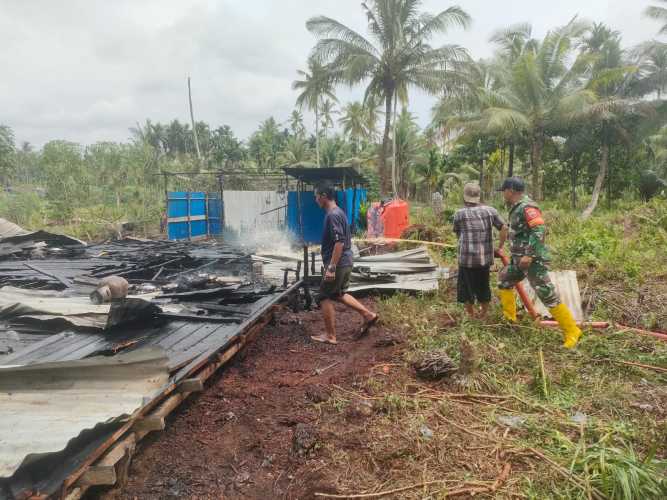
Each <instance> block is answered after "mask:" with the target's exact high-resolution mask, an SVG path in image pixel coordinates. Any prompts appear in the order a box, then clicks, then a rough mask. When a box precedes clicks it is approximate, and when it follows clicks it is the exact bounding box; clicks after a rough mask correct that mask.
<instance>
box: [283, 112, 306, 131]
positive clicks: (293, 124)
mask: <svg viewBox="0 0 667 500" xmlns="http://www.w3.org/2000/svg"><path fill="white" fill-rule="evenodd" d="M287 125H289V128H290V130H291V132H292V136H293V137H301V138H303V136H304V134H305V133H306V127H304V126H303V114H301V112H300V111H299V110H298V109H293V110H292V113H291V114H290V115H289V118H288V119H287Z"/></svg>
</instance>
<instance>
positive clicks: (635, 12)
mask: <svg viewBox="0 0 667 500" xmlns="http://www.w3.org/2000/svg"><path fill="white" fill-rule="evenodd" d="M453 3H454V2H449V1H442V0H440V1H438V0H425V1H424V3H423V10H425V11H429V12H432V13H436V12H439V11H441V10H443V9H445V8H447V7H448V6H450V5H452V4H453ZM650 3H651V2H650V1H649V0H505V1H498V2H494V1H492V0H461V1H460V2H458V4H459V5H460V6H461V7H463V8H464V9H465V10H466V11H467V12H468V13H469V14H470V15H471V16H472V18H473V25H472V27H471V28H470V29H469V30H468V31H463V30H460V29H453V30H452V31H451V32H450V33H449V34H448V36H447V37H445V38H443V39H442V40H441V43H442V42H449V43H458V44H460V45H463V46H465V47H467V48H468V49H469V50H470V52H471V53H472V55H473V56H474V57H485V56H488V55H490V54H491V47H490V45H489V43H488V41H487V40H488V38H489V36H490V34H491V33H493V32H494V31H495V30H496V29H498V28H502V27H506V26H508V25H511V24H514V23H517V22H530V23H532V24H533V29H534V34H535V35H536V36H542V35H543V34H544V33H545V32H546V31H547V30H548V29H549V28H552V27H554V26H558V25H562V24H565V23H566V22H567V21H568V20H569V19H571V18H572V16H574V15H576V14H578V15H579V16H580V17H582V18H586V19H589V20H592V21H602V22H605V23H607V24H609V25H610V26H612V27H613V28H614V29H617V30H620V31H621V32H622V34H623V39H624V44H625V45H626V46H630V45H634V44H636V43H638V42H640V41H644V40H646V39H649V38H653V37H654V36H655V33H656V32H657V30H658V27H659V26H658V24H657V23H656V22H654V21H651V20H648V19H645V18H643V17H642V15H641V13H642V11H643V10H644V8H645V7H646V6H647V5H649V4H650ZM360 4H361V1H360V0H217V1H216V0H192V1H190V0H141V1H140V0H113V1H108V0H107V1H104V0H60V1H51V0H39V1H38V0H0V47H2V49H0V68H2V70H1V71H2V73H1V76H0V124H6V125H9V126H11V127H12V128H13V129H14V131H15V135H16V141H17V144H20V143H21V142H22V141H29V142H31V143H33V144H35V145H38V146H41V145H42V144H43V143H45V142H47V141H49V140H52V139H66V140H71V141H76V142H80V143H84V144H89V143H93V142H97V141H103V140H113V141H124V140H126V139H127V138H128V137H129V132H128V128H129V127H131V126H133V125H134V124H135V123H136V122H142V123H143V122H144V121H145V119H146V118H150V119H151V120H153V121H162V122H166V121H169V120H171V119H173V118H178V119H179V120H183V121H186V120H189V115H188V107H187V84H186V78H187V76H188V75H190V76H191V77H192V86H193V101H194V108H195V117H196V119H198V120H204V121H206V122H208V123H209V124H211V126H213V127H216V126H218V125H222V124H227V125H230V126H231V127H232V128H233V129H234V131H235V133H236V134H237V135H238V136H239V137H241V138H244V139H245V138H247V137H248V136H249V135H250V134H251V133H252V132H253V130H255V129H256V128H257V126H258V124H259V122H260V121H262V120H264V119H266V118H267V117H269V116H273V117H275V118H276V120H278V121H280V122H282V121H284V120H286V118H287V116H288V115H289V113H290V112H291V110H292V108H293V105H294V100H295V93H294V92H293V91H292V90H291V82H292V80H294V79H295V77H296V73H295V72H296V70H297V69H298V68H304V67H305V61H306V58H307V56H308V53H309V51H310V49H311V48H312V46H313V44H314V38H313V37H312V35H311V34H310V33H308V32H307V31H306V29H305V27H304V23H305V21H306V19H308V18H309V17H311V16H314V15H319V14H324V15H328V16H331V17H334V18H336V19H338V20H339V21H341V22H343V23H345V24H347V25H348V26H350V27H352V28H354V29H357V30H362V31H363V30H364V28H365V22H364V21H365V18H364V16H363V14H362V10H361V7H360ZM359 95H360V91H358V90H357V91H350V90H348V89H341V90H340V91H339V96H340V99H341V101H343V102H344V101H345V100H347V99H350V98H355V97H358V96H359ZM433 103H434V100H433V98H431V97H428V96H425V95H421V94H419V93H416V92H415V93H413V94H412V95H411V101H410V110H411V111H413V112H414V113H415V114H416V115H417V116H418V119H419V121H420V123H421V124H422V125H426V124H427V123H428V120H429V115H430V108H431V106H432V105H433ZM310 121H312V119H311V118H310V117H307V124H306V125H307V126H308V127H309V128H310V127H312V123H310Z"/></svg>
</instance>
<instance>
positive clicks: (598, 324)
mask: <svg viewBox="0 0 667 500" xmlns="http://www.w3.org/2000/svg"><path fill="white" fill-rule="evenodd" d="M495 256H496V257H498V258H499V259H500V260H501V261H502V263H503V265H505V266H507V265H509V263H510V260H509V259H508V258H507V256H506V255H505V254H504V253H503V252H501V251H496V252H495ZM514 288H516V291H517V293H518V294H519V297H520V298H521V302H523V305H524V306H525V307H526V310H527V311H528V314H530V316H531V317H532V318H533V319H538V318H539V314H538V313H537V311H535V307H534V306H533V302H532V301H531V300H530V298H528V294H527V293H526V290H525V289H524V288H523V285H522V284H521V283H517V284H516V285H514ZM540 325H542V326H558V322H557V321H554V320H542V321H540ZM579 326H583V327H588V328H595V329H601V330H603V329H605V328H609V326H610V325H609V323H608V322H606V321H589V322H583V323H579ZM616 326H618V327H621V328H625V329H626V330H629V331H631V332H635V333H638V334H639V335H646V336H650V337H655V338H658V339H660V340H664V341H667V334H665V333H659V332H652V331H649V330H642V329H640V328H634V327H631V326H625V325H621V324H617V325H616Z"/></svg>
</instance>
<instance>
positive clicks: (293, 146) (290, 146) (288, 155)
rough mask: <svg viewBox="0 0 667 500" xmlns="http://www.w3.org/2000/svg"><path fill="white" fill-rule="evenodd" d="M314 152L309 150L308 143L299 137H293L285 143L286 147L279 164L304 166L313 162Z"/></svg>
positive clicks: (281, 153)
mask: <svg viewBox="0 0 667 500" xmlns="http://www.w3.org/2000/svg"><path fill="white" fill-rule="evenodd" d="M311 152H312V150H311V149H309V148H308V143H307V142H306V141H305V140H304V139H303V138H302V137H299V136H292V137H290V138H288V139H287V142H285V147H284V148H283V150H282V151H281V152H280V154H279V156H278V158H279V160H278V161H279V162H280V163H283V164H288V165H290V166H291V165H304V164H305V163H308V162H309V161H311V159H312V157H311Z"/></svg>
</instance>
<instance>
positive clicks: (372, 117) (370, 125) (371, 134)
mask: <svg viewBox="0 0 667 500" xmlns="http://www.w3.org/2000/svg"><path fill="white" fill-rule="evenodd" d="M362 104H363V109H364V127H365V128H366V132H367V133H368V140H369V141H373V142H375V141H377V139H378V122H379V121H380V115H382V111H381V109H380V108H381V105H380V103H379V102H378V99H377V98H376V97H373V96H369V97H368V98H367V99H366V101H365V102H364V103H362Z"/></svg>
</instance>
